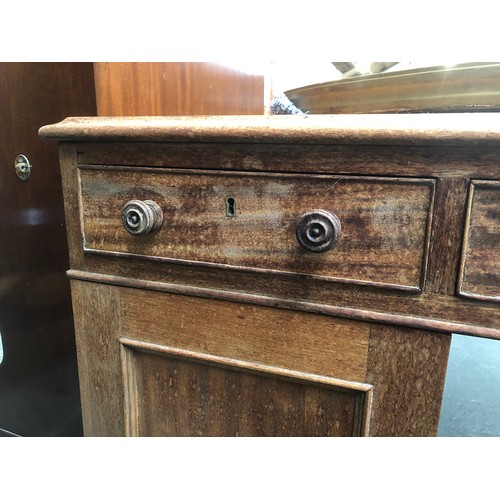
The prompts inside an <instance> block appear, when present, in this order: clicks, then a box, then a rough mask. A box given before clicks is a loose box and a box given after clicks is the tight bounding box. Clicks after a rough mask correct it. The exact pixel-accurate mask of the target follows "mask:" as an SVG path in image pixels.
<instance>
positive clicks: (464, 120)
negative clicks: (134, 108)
mask: <svg viewBox="0 0 500 500" xmlns="http://www.w3.org/2000/svg"><path fill="white" fill-rule="evenodd" d="M39 136H40V137H41V138H42V139H49V140H59V141H90V140H94V141H121V140H127V141H142V142H144V141H152V142H155V141H163V142H190V143H196V142H198V143H199V142H224V143H260V144H265V143H268V144H269V143H278V144H279V143H283V144H288V143H295V144H307V143H312V144H387V145H391V146H397V145H414V144H419V145H435V144H441V145H455V146H458V145H471V144H481V145H487V144H495V143H498V141H499V140H500V116H499V115H498V114H496V113H480V114H464V115H461V116H457V114H448V113H442V114H435V115H433V116H432V120H431V119H429V115H427V114H404V115H399V114H394V115H393V114H384V115H378V114H373V115H335V116H329V115H313V116H309V115H305V116H301V115H293V116H286V115H281V116H234V117H224V116H210V117H203V118H197V117H118V118H113V117H111V118H101V117H75V118H67V119H66V120H64V121H62V122H60V123H58V124H53V125H46V126H44V127H42V128H41V129H40V130H39Z"/></svg>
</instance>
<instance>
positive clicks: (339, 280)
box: [83, 243, 427, 293]
mask: <svg viewBox="0 0 500 500" xmlns="http://www.w3.org/2000/svg"><path fill="white" fill-rule="evenodd" d="M83 250H84V252H85V253H86V254H88V255H102V256H105V257H106V256H108V257H119V258H124V259H141V260H146V261H148V260H149V261H154V262H169V263H171V264H181V265H185V266H202V267H208V268H215V269H231V270H234V271H242V272H252V273H260V274H270V275H275V276H280V275H281V276H297V275H300V276H302V277H304V278H307V279H312V280H320V281H325V282H330V283H343V284H346V285H359V286H371V287H374V288H381V289H387V290H398V291H400V292H409V293H419V292H421V291H422V283H423V282H424V281H425V265H422V268H421V269H422V274H421V275H420V279H419V286H411V285H397V284H393V283H383V282H377V281H363V280H356V279H348V278H335V277H330V276H322V275H316V274H307V273H294V272H292V271H278V270H276V269H261V268H258V267H245V266H235V265H232V264H217V263H214V262H204V261H198V260H183V259H172V258H170V257H158V256H153V255H143V254H133V253H126V252H112V251H110V250H95V249H92V248H87V247H86V246H85V243H84V247H83ZM425 252H427V250H426V251H425ZM422 260H423V262H424V263H425V262H426V253H424V256H423V259H422Z"/></svg>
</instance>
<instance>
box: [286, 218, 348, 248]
mask: <svg viewBox="0 0 500 500" xmlns="http://www.w3.org/2000/svg"><path fill="white" fill-rule="evenodd" d="M340 230H341V224H340V219H339V218H338V217H337V216H336V215H335V214H332V213H331V212H328V211H326V210H314V211H312V212H307V213H305V214H304V215H302V217H301V218H300V220H299V222H298V224H297V231H296V235H297V240H299V243H300V244H301V245H302V246H303V247H304V248H305V249H306V250H309V251H310V252H326V251H327V250H330V248H333V247H334V246H335V245H336V244H337V242H338V240H339V236H340Z"/></svg>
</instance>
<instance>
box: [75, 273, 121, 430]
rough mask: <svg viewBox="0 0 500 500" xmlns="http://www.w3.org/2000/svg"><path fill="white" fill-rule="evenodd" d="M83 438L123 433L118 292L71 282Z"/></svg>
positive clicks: (98, 286) (104, 287) (105, 287)
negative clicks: (118, 338)
mask: <svg viewBox="0 0 500 500" xmlns="http://www.w3.org/2000/svg"><path fill="white" fill-rule="evenodd" d="M71 297H72V299H73V312H74V315H75V334H76V348H77V355H78V373H79V379H80V395H81V401H82V414H83V430H84V433H85V435H86V436H121V435H123V433H124V416H123V386H122V379H121V366H120V345H119V343H118V340H117V337H118V336H119V335H120V289H119V288H116V287H110V286H105V285H99V284H92V285H89V284H87V283H82V282H78V281H72V282H71Z"/></svg>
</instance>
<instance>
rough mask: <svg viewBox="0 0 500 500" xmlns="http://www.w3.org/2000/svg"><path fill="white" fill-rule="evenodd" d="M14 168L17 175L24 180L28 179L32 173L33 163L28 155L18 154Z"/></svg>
mask: <svg viewBox="0 0 500 500" xmlns="http://www.w3.org/2000/svg"><path fill="white" fill-rule="evenodd" d="M14 168H15V171H16V174H17V176H18V177H19V179H21V180H22V181H25V180H27V179H28V177H29V176H30V174H31V163H30V162H29V160H28V158H26V156H24V155H18V156H17V157H16V161H15V163H14Z"/></svg>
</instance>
